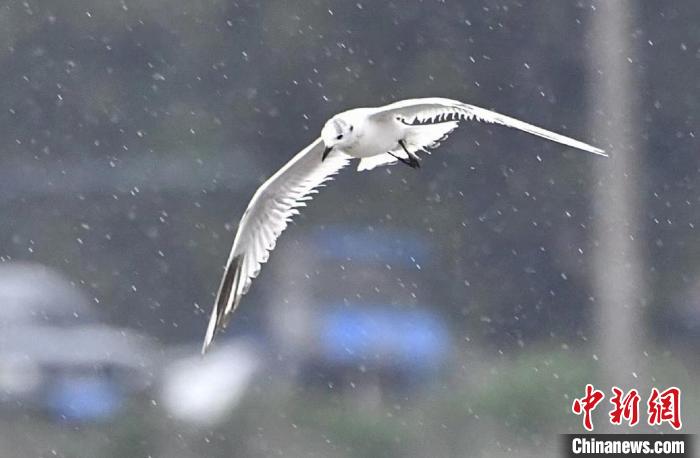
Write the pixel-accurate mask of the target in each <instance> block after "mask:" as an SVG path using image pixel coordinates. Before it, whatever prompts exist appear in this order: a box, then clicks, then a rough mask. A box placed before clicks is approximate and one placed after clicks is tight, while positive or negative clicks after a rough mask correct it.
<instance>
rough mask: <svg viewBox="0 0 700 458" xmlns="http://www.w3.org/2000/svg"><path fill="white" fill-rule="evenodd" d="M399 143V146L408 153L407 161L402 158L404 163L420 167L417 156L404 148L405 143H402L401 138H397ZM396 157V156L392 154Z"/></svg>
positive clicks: (416, 167)
mask: <svg viewBox="0 0 700 458" xmlns="http://www.w3.org/2000/svg"><path fill="white" fill-rule="evenodd" d="M399 145H401V148H403V150H404V151H405V152H406V154H407V155H408V161H405V160H402V161H401V162H403V163H404V164H406V165H408V166H409V167H411V168H414V169H418V168H420V162H418V156H416V155H415V154H414V153H412V152H410V151H409V150H408V148H406V143H404V141H403V140H399ZM392 156H393V155H392ZM394 157H396V156H394Z"/></svg>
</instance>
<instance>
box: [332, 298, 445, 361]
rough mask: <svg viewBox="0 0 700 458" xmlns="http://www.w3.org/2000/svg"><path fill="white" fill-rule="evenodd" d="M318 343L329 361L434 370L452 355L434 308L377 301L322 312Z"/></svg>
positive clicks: (443, 328) (442, 325) (443, 327)
mask: <svg viewBox="0 0 700 458" xmlns="http://www.w3.org/2000/svg"><path fill="white" fill-rule="evenodd" d="M320 344H321V354H322V355H323V357H324V358H325V359H326V360H327V361H328V362H329V363H331V364H344V365H349V364H368V363H371V362H375V363H377V365H378V366H393V367H395V368H397V369H402V370H410V371H418V372H433V371H435V370H437V369H438V368H439V367H440V365H441V364H442V363H443V362H444V361H445V359H446V357H447V355H448V352H449V334H448V330H447V327H446V326H445V324H444V323H443V322H442V321H441V320H440V319H439V318H438V317H437V315H435V314H434V313H429V312H427V311H421V310H402V309H396V308H391V309H390V308H387V307H380V306H377V307H367V308H362V309H343V310H334V311H331V312H329V313H327V314H325V315H323V316H322V317H321V333H320Z"/></svg>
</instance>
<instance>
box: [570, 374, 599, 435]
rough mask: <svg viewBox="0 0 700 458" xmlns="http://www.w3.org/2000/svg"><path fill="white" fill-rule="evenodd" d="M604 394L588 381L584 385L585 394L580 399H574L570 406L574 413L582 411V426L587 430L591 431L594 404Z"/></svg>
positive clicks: (597, 402)
mask: <svg viewBox="0 0 700 458" xmlns="http://www.w3.org/2000/svg"><path fill="white" fill-rule="evenodd" d="M604 397H605V395H604V394H603V392H602V391H598V390H596V389H595V388H593V385H591V384H590V383H589V384H588V385H586V395H585V396H584V397H582V398H581V399H574V404H573V405H572V406H571V410H573V411H574V413H575V414H576V415H581V414H582V413H583V427H584V428H586V429H587V430H588V431H593V420H591V412H592V411H593V409H595V408H596V406H597V405H598V404H599V403H600V401H602V400H603V398H604Z"/></svg>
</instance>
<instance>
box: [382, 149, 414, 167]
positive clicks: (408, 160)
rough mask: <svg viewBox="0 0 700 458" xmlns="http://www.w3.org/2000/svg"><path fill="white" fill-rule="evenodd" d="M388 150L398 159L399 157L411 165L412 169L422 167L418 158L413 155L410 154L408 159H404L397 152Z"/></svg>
mask: <svg viewBox="0 0 700 458" xmlns="http://www.w3.org/2000/svg"><path fill="white" fill-rule="evenodd" d="M387 152H388V153H389V154H391V155H392V156H394V157H395V158H396V159H398V160H399V161H400V162H402V163H404V164H406V165H407V166H409V167H411V168H412V169H419V168H420V162H418V160H417V159H416V158H415V157H413V156H408V159H404V158H402V157H399V156H397V155H396V154H394V153H392V152H391V151H387Z"/></svg>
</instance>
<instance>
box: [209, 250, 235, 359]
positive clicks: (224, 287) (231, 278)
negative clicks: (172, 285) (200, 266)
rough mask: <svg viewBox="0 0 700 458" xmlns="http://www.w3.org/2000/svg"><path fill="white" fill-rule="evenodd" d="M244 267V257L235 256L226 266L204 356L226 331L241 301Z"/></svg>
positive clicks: (212, 315) (210, 322) (210, 320)
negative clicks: (213, 342) (218, 336)
mask: <svg viewBox="0 0 700 458" xmlns="http://www.w3.org/2000/svg"><path fill="white" fill-rule="evenodd" d="M242 267H243V255H238V256H234V257H233V258H232V259H231V260H230V261H229V263H228V264H227V265H226V270H225V271H224V277H223V278H222V279H221V285H219V292H218V293H217V294H216V301H215V302H214V310H213V311H212V314H211V318H210V319H209V325H208V326H207V333H206V334H205V336H204V343H203V344H202V354H205V353H206V352H207V350H208V349H209V347H210V346H211V343H212V341H213V340H214V337H215V336H216V334H217V333H218V332H219V331H220V330H222V329H224V328H225V327H226V325H227V324H228V321H229V320H230V319H231V315H232V314H233V312H234V311H235V310H236V308H237V307H238V303H239V302H240V301H241V297H242V294H241V289H242V288H241V281H242V279H241V272H242Z"/></svg>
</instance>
